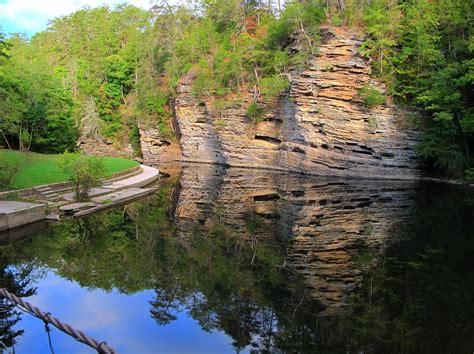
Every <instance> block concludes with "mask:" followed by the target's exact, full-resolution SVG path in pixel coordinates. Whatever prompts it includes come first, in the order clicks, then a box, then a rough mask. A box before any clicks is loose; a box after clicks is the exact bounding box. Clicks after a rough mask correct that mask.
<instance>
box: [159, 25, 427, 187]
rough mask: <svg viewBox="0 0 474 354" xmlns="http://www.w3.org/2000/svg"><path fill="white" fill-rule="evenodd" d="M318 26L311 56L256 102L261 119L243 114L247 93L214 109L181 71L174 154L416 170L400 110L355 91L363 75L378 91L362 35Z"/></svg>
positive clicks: (396, 175) (335, 171) (362, 172)
mask: <svg viewBox="0 0 474 354" xmlns="http://www.w3.org/2000/svg"><path fill="white" fill-rule="evenodd" d="M322 34H323V43H322V45H321V46H320V48H319V54H318V56H316V57H314V58H313V59H311V60H310V62H309V65H308V68H307V69H306V70H304V71H302V72H298V73H293V74H292V78H291V80H290V88H289V91H288V92H287V93H285V94H283V95H282V96H281V97H280V98H279V99H278V100H277V102H270V103H268V102H263V101H262V102H260V104H261V105H262V106H263V107H264V108H265V118H264V121H262V122H258V123H255V122H253V121H252V120H251V119H249V118H248V117H247V116H246V110H247V107H248V106H249V105H250V103H251V101H252V97H251V94H250V93H248V94H243V96H242V97H241V98H240V99H239V100H235V101H232V100H230V99H229V102H228V104H227V105H226V107H225V108H223V109H220V110H217V109H215V108H214V105H213V102H212V100H211V99H205V100H200V99H197V98H196V97H194V96H193V94H192V92H191V91H192V83H193V79H194V77H193V74H192V73H189V74H188V75H186V76H185V77H183V78H182V79H181V80H180V82H179V85H178V87H177V92H178V96H177V98H176V102H175V105H174V106H175V107H174V108H175V123H176V126H177V127H178V128H179V135H180V145H181V148H182V157H181V160H184V161H194V162H205V163H217V164H225V165H228V166H236V167H253V168H264V169H274V170H284V171H292V172H299V173H305V174H317V175H331V176H340V177H360V178H383V179H386V178H390V179H414V178H417V177H418V176H419V173H420V172H419V170H418V168H417V162H416V159H415V153H414V151H413V147H414V144H415V143H416V134H415V132H414V131H412V130H411V129H410V128H409V127H408V125H407V124H406V120H407V119H406V118H405V117H404V112H402V111H400V110H399V109H397V107H395V106H394V105H392V104H390V102H387V103H386V104H383V105H381V106H379V107H377V108H375V109H371V110H368V109H367V108H365V107H364V105H363V102H362V101H361V99H360V98H359V97H358V90H359V89H360V88H361V87H362V86H363V85H364V84H366V83H370V84H371V85H373V86H375V87H377V88H378V89H379V90H380V91H382V92H383V91H384V87H383V85H381V84H380V83H378V82H376V81H374V80H373V79H372V78H371V69H370V63H369V61H368V60H367V59H366V58H364V57H363V56H362V55H361V54H360V53H359V47H360V45H361V43H362V42H361V40H362V36H361V35H360V34H358V33H355V32H350V31H348V30H344V29H339V28H338V29H329V28H326V29H323V30H322ZM152 155H153V154H152ZM150 159H153V156H150Z"/></svg>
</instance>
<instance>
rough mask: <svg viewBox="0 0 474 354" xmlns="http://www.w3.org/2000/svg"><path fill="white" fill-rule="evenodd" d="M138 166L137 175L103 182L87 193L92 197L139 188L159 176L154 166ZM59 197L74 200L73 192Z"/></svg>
mask: <svg viewBox="0 0 474 354" xmlns="http://www.w3.org/2000/svg"><path fill="white" fill-rule="evenodd" d="M140 168H141V169H142V172H141V173H139V174H138V175H135V176H132V177H129V178H125V179H122V180H119V181H115V182H112V183H108V184H104V185H103V186H101V187H98V188H93V189H92V190H91V192H90V193H89V195H90V196H91V197H92V198H94V197H99V196H103V195H107V194H109V193H112V192H116V191H119V190H122V189H125V188H127V189H128V188H140V187H144V186H147V185H149V184H150V183H153V182H155V181H156V180H157V179H158V178H159V172H158V170H157V169H156V168H154V167H149V166H145V165H140ZM61 198H62V199H64V200H67V201H71V202H72V201H74V193H66V194H64V195H63V196H62V197H61Z"/></svg>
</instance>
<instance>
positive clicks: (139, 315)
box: [16, 273, 233, 353]
mask: <svg viewBox="0 0 474 354" xmlns="http://www.w3.org/2000/svg"><path fill="white" fill-rule="evenodd" d="M151 298H152V292H151V291H143V292H140V293H137V294H134V295H131V296H129V295H123V294H119V293H117V292H116V291H112V292H110V293H107V292H105V291H102V290H92V291H90V290H87V289H84V288H81V287H80V286H79V285H78V284H77V283H75V282H72V281H68V280H65V279H63V278H61V277H59V276H58V275H55V274H53V273H48V274H47V275H46V277H45V278H44V279H43V280H42V281H41V282H40V283H39V284H38V291H37V295H35V296H32V297H30V298H28V299H27V300H28V301H29V302H31V303H32V304H34V305H35V306H38V307H39V308H41V309H42V310H43V311H45V312H51V313H52V314H53V315H54V316H55V317H57V318H59V319H60V320H61V321H63V322H65V323H68V324H70V325H71V326H72V327H74V328H76V329H78V330H81V331H84V332H85V333H86V334H87V335H90V336H92V337H93V338H95V339H97V340H100V341H106V342H107V343H109V344H110V345H111V346H112V347H113V348H114V349H116V350H117V351H118V352H120V353H170V352H175V353H177V352H179V353H212V352H214V353H225V352H233V350H232V347H231V346H230V340H229V339H228V337H227V336H226V335H225V334H224V333H221V332H213V333H206V332H203V331H202V330H201V328H200V326H199V325H198V324H197V323H196V321H195V320H193V319H191V318H187V315H186V314H185V313H180V314H178V320H177V321H175V322H173V323H172V324H170V325H169V326H166V327H159V326H157V325H156V322H155V321H154V320H153V319H152V318H151V317H150V313H149V306H148V301H149V300H150V299H151ZM17 327H18V328H19V329H20V328H21V329H24V330H25V334H24V335H23V336H22V337H21V338H20V339H19V343H18V345H17V346H16V350H17V352H18V353H45V352H49V348H48V346H47V337H46V333H45V331H44V325H43V323H42V322H41V321H40V320H38V319H36V318H34V317H33V316H30V315H27V314H25V315H24V316H23V320H22V321H21V322H20V323H19V324H18V325H17ZM171 338H173V340H171ZM211 338H212V340H210V339H211ZM52 340H53V346H54V349H55V351H56V352H58V353H94V352H95V351H94V350H92V349H89V348H88V347H87V346H85V345H83V344H81V343H79V342H76V341H75V340H74V339H72V338H71V337H69V336H67V335H65V334H63V333H62V332H60V331H59V330H56V329H54V330H53V332H52Z"/></svg>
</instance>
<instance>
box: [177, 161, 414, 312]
mask: <svg viewBox="0 0 474 354" xmlns="http://www.w3.org/2000/svg"><path fill="white" fill-rule="evenodd" d="M415 187H416V185H415V184H414V183H413V182H406V181H405V182H402V181H398V182H390V183H386V182H383V181H371V182H370V181H369V182H368V181H364V180H351V181H349V180H347V179H327V178H320V177H304V176H301V175H297V174H286V173H281V172H268V171H258V170H250V169H239V168H237V169H236V168H230V169H224V168H221V167H219V166H213V165H193V166H184V168H183V172H182V176H181V180H180V190H179V196H178V198H177V205H176V209H175V217H176V219H175V220H176V227H177V230H178V234H179V235H180V237H181V238H182V240H183V242H186V239H187V238H188V237H190V235H192V234H193V232H194V230H195V228H196V227H199V228H204V230H209V229H211V228H212V227H213V225H215V224H216V223H218V224H224V225H227V226H228V227H229V228H230V230H232V232H233V233H235V234H237V235H238V236H239V237H240V238H241V240H242V241H244V242H245V241H246V242H249V243H251V242H253V244H254V245H255V246H254V250H255V252H256V253H257V254H258V252H265V251H263V249H264V248H260V247H261V246H262V245H264V244H265V243H273V244H274V243H278V244H280V245H281V247H282V249H283V254H284V262H283V261H282V264H281V265H279V266H281V267H282V269H285V270H286V271H290V272H295V273H296V274H298V275H300V276H301V277H302V278H303V280H304V283H305V285H306V287H307V288H308V291H309V293H310V294H311V295H312V297H313V298H315V299H317V300H318V301H319V302H320V303H321V305H323V307H324V310H323V313H325V314H331V313H334V312H338V311H342V310H344V309H345V308H347V307H348V305H349V296H350V295H351V294H354V290H356V289H357V288H358V287H359V286H360V285H361V282H362V277H363V273H362V270H363V269H364V268H365V267H370V266H372V265H375V264H376V263H377V259H378V258H380V257H381V256H382V254H383V251H384V249H385V247H387V246H389V245H390V244H391V243H392V242H396V241H397V234H398V231H399V229H400V228H401V227H402V226H404V225H407V224H409V223H410V218H411V216H410V210H411V209H410V206H412V205H413V204H414V196H415V192H416V190H415ZM252 214H254V215H255V214H256V215H258V216H259V218H260V220H262V221H261V224H260V225H258V226H254V227H253V228H252V229H253V230H255V231H254V232H255V234H254V235H251V234H250V232H249V230H250V228H249V227H248V226H249V222H251V218H250V215H252ZM209 237H211V236H209ZM361 254H365V255H366V256H365V257H361V256H360V255H361ZM367 255H370V257H369V256H367Z"/></svg>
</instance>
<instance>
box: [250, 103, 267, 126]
mask: <svg viewBox="0 0 474 354" xmlns="http://www.w3.org/2000/svg"><path fill="white" fill-rule="evenodd" d="M246 115H247V117H249V118H251V119H253V120H254V121H255V122H257V123H258V122H261V121H262V120H263V117H264V115H263V109H262V107H260V106H259V105H258V104H257V103H255V102H252V103H251V104H250V105H249V106H248V108H247V112H246Z"/></svg>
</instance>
